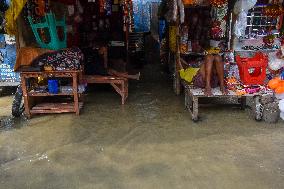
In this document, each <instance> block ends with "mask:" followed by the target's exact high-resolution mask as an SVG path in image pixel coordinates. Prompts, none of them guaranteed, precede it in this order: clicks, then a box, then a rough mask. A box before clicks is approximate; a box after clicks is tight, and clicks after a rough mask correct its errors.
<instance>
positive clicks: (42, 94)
mask: <svg viewBox="0 0 284 189" xmlns="http://www.w3.org/2000/svg"><path fill="white" fill-rule="evenodd" d="M28 95H29V96H73V95H74V94H73V93H57V94H52V93H37V92H29V93H28Z"/></svg>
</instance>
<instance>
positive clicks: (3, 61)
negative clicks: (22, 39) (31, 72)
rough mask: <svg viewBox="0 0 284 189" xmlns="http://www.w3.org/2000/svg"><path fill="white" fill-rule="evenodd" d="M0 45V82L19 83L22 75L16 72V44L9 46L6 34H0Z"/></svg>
mask: <svg viewBox="0 0 284 189" xmlns="http://www.w3.org/2000/svg"><path fill="white" fill-rule="evenodd" d="M0 43H1V47H0V82H19V81H20V75H19V73H15V72H14V65H15V62H16V44H15V43H13V44H7V43H6V42H5V37H4V34H0ZM3 44H4V45H3Z"/></svg>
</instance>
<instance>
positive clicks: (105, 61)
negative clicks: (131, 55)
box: [99, 46, 108, 69]
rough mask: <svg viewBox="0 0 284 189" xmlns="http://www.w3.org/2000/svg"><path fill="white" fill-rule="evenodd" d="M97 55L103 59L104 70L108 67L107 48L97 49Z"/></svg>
mask: <svg viewBox="0 0 284 189" xmlns="http://www.w3.org/2000/svg"><path fill="white" fill-rule="evenodd" d="M99 54H100V55H102V56H103V59H104V68H106V69H107V67H108V65H107V64H108V58H107V57H108V55H107V47H105V46H103V47H100V48H99Z"/></svg>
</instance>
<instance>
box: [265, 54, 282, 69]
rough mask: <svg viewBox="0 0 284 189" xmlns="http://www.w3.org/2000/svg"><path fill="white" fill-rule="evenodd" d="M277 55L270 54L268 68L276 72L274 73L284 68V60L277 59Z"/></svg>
mask: <svg viewBox="0 0 284 189" xmlns="http://www.w3.org/2000/svg"><path fill="white" fill-rule="evenodd" d="M276 53H277V52H273V53H269V55H268V57H269V62H268V66H269V68H270V69H271V70H274V71H277V70H279V69H281V68H282V67H284V60H282V59H280V58H277V56H276Z"/></svg>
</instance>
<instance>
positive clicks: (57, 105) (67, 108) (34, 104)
mask: <svg viewBox="0 0 284 189" xmlns="http://www.w3.org/2000/svg"><path fill="white" fill-rule="evenodd" d="M81 73H82V71H80V70H78V71H66V70H64V71H47V72H21V84H22V89H23V95H24V105H25V114H26V115H27V117H28V118H31V116H32V114H44V113H67V112H74V113H76V115H79V113H80V109H82V107H83V102H79V98H80V97H81V96H82V94H81V93H79V92H78V83H79V77H80V75H81ZM38 77H43V78H70V79H71V80H72V91H71V92H60V93H55V94H53V93H49V92H34V91H31V90H30V89H29V86H28V84H27V82H28V80H29V79H31V78H38ZM56 96H58V97H60V99H53V98H51V99H49V100H48V102H45V101H43V99H42V98H41V97H45V98H48V97H56Z"/></svg>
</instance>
